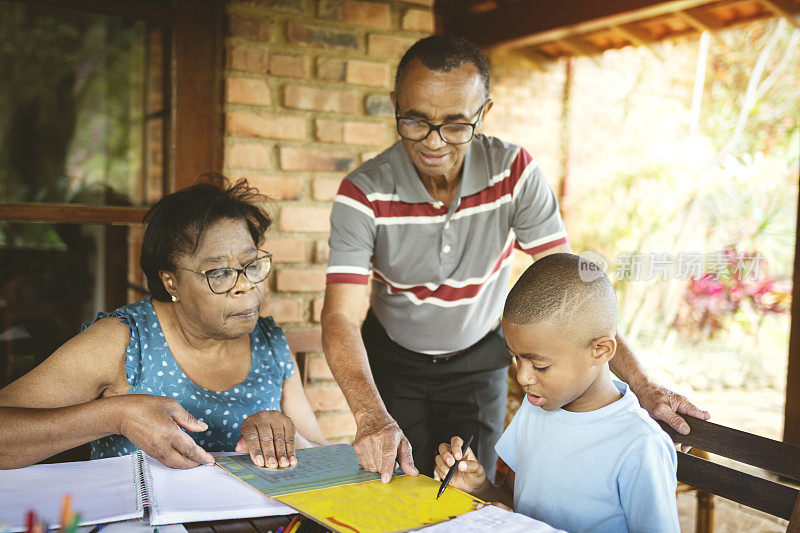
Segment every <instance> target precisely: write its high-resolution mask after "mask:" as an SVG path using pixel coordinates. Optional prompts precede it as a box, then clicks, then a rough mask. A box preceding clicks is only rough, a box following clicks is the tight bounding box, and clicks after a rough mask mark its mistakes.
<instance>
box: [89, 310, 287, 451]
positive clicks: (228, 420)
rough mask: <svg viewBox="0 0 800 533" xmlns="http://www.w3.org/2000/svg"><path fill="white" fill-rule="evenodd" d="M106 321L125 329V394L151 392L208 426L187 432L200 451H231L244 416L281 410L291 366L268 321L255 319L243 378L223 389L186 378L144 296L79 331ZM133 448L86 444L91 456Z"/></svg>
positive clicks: (120, 443)
mask: <svg viewBox="0 0 800 533" xmlns="http://www.w3.org/2000/svg"><path fill="white" fill-rule="evenodd" d="M106 317H114V318H118V319H119V320H120V321H121V322H122V323H123V324H125V325H126V326H128V328H129V329H130V340H129V341H128V346H127V348H126V349H125V371H126V374H127V379H128V383H129V384H130V385H131V388H130V390H129V391H128V392H127V393H126V394H153V395H156V396H166V397H167V398H174V399H175V400H177V401H178V402H179V403H180V404H181V406H182V407H183V408H184V409H186V410H187V411H188V412H189V413H190V414H191V415H192V416H194V417H195V418H196V419H198V420H200V421H201V422H205V423H206V424H208V430H206V431H204V432H198V433H195V432H190V431H188V432H187V434H188V435H189V436H191V437H192V438H193V439H194V441H195V442H196V443H197V444H199V445H200V446H201V447H202V448H203V449H204V450H206V451H209V452H220V451H233V449H234V447H235V446H236V442H237V441H238V440H239V438H240V437H241V428H240V425H241V423H242V421H243V420H244V419H245V418H247V417H248V416H250V415H252V414H255V413H257V412H259V411H264V410H270V411H280V410H281V393H282V392H283V380H285V379H289V378H290V377H291V375H292V371H293V370H294V364H293V363H292V357H291V354H290V352H289V346H288V345H287V344H286V337H285V336H284V334H283V331H282V330H281V328H279V327H278V326H277V325H276V324H275V322H274V321H273V320H272V317H267V318H263V317H262V318H259V319H258V323H257V324H256V327H255V328H254V329H253V331H252V332H251V333H250V348H251V350H250V351H251V354H252V358H251V362H250V372H249V373H248V374H247V377H246V378H245V380H244V381H242V382H241V383H239V384H238V385H235V386H234V387H231V388H230V389H228V390H224V391H213V390H208V389H204V388H202V387H200V386H199V385H197V384H195V383H194V382H193V381H192V380H190V379H189V378H187V377H186V374H184V373H183V370H181V367H180V366H179V365H178V363H177V361H175V358H174V357H173V356H172V352H171V351H170V349H169V346H167V342H166V340H165V339H164V332H163V331H162V330H161V324H160V323H159V321H158V316H157V315H156V312H155V309H153V304H152V302H151V300H150V298H144V299H142V300H139V301H137V302H134V303H132V304H128V305H126V306H124V307H120V308H119V309H117V310H116V311H113V312H111V313H103V312H101V313H98V314H97V317H96V318H95V319H94V320H92V321H90V322H87V323H85V324H84V325H83V328H82V329H86V328H87V327H88V326H89V325H90V324H92V323H94V322H95V321H97V320H99V319H101V318H106ZM137 449H138V448H137V447H136V446H135V445H134V444H133V443H132V442H131V441H129V440H128V439H127V438H126V437H124V436H122V435H109V436H107V437H103V438H101V439H98V440H93V441H92V442H91V457H92V459H100V458H102V457H115V456H119V455H127V454H129V453H133V452H135V451H136V450H137Z"/></svg>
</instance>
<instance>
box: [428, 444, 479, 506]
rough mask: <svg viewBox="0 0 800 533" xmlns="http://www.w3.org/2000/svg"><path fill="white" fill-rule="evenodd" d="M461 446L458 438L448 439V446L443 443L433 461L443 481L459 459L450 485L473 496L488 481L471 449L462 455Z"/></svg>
mask: <svg viewBox="0 0 800 533" xmlns="http://www.w3.org/2000/svg"><path fill="white" fill-rule="evenodd" d="M463 445H464V441H463V440H461V437H458V436H454V437H453V438H452V439H450V444H447V443H445V442H443V443H441V444H440V445H439V454H438V455H437V456H436V459H435V461H436V473H437V474H439V477H440V478H442V479H444V477H445V476H446V475H447V471H448V470H449V469H450V467H451V466H453V465H454V464H455V462H456V460H458V459H461V462H460V463H458V469H457V470H456V471H455V473H453V477H452V478H451V479H450V485H452V486H453V487H455V488H457V489H461V490H463V491H464V492H467V493H469V494H475V493H476V492H478V491H480V490H481V489H482V488H483V487H484V485H485V484H486V483H487V482H488V479H487V477H486V471H484V469H483V466H481V464H480V463H479V462H478V459H477V458H476V457H475V454H474V453H473V451H472V448H467V450H466V453H464V452H462V451H461V447H462V446H463ZM462 457H463V459H462Z"/></svg>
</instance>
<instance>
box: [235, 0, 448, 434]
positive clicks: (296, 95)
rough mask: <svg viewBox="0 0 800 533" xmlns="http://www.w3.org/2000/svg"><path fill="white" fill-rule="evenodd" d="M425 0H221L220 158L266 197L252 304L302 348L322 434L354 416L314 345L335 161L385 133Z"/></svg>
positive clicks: (348, 164)
mask: <svg viewBox="0 0 800 533" xmlns="http://www.w3.org/2000/svg"><path fill="white" fill-rule="evenodd" d="M432 4H433V0H407V1H403V2H399V1H396V2H381V1H361V0H331V1H328V0H319V1H309V0H273V1H269V0H249V1H236V0H232V1H230V2H229V4H228V7H227V14H228V21H227V38H226V61H225V69H226V72H225V78H226V79H225V101H226V104H225V160H224V167H225V168H224V170H225V173H226V175H228V176H229V177H231V178H237V177H240V176H243V177H247V178H248V179H249V180H250V181H251V183H253V184H254V185H256V186H257V187H258V188H259V189H260V190H261V191H262V192H263V193H265V194H267V195H268V196H269V197H270V198H271V199H272V202H271V205H270V210H271V213H272V215H273V217H274V220H275V222H274V225H273V227H272V228H271V229H270V231H269V232H268V234H267V237H268V242H267V244H266V249H267V250H269V251H271V252H272V253H273V254H274V259H275V268H274V274H273V275H271V276H270V278H269V286H268V290H269V296H268V298H267V301H266V304H265V305H264V308H263V309H262V314H269V315H272V316H273V317H274V318H275V320H276V321H277V322H278V324H280V325H281V327H283V329H284V331H285V332H286V337H287V339H288V341H289V345H290V347H291V348H292V351H293V352H294V353H296V354H302V355H300V357H301V358H305V367H306V375H307V377H308V381H307V385H306V394H307V396H308V399H309V401H310V402H311V406H312V408H313V409H314V410H315V411H316V412H317V414H318V419H319V422H320V425H321V426H322V429H323V431H324V432H325V434H326V435H327V436H328V437H329V438H331V440H332V441H335V442H340V441H352V438H353V435H354V433H355V423H354V422H353V417H352V415H351V414H350V412H349V410H348V408H347V404H346V403H345V401H344V396H343V395H342V393H341V391H340V390H339V388H338V387H337V386H336V383H335V382H334V381H333V378H332V376H331V373H330V369H329V368H328V367H327V365H326V363H325V360H324V357H323V355H322V353H321V351H322V347H321V341H320V325H319V315H320V311H321V308H322V295H323V291H324V286H325V263H326V262H327V257H328V250H327V237H328V231H329V221H328V216H329V213H330V208H331V201H332V199H333V197H334V196H335V194H336V190H337V187H338V185H339V182H340V181H341V179H342V177H343V176H344V175H345V174H346V173H347V171H349V170H351V169H353V168H355V167H356V166H358V165H359V164H360V163H362V162H363V161H366V160H367V159H370V158H371V157H373V156H374V155H375V154H377V153H378V152H380V151H381V150H383V149H384V148H385V147H388V146H389V145H390V144H391V143H393V142H394V140H395V139H396V135H395V132H394V121H393V120H392V115H393V112H392V108H391V104H390V102H389V98H388V94H389V91H390V90H391V89H390V87H391V84H392V83H393V80H394V70H395V68H396V66H397V61H398V60H399V58H400V56H401V55H402V53H403V51H405V49H406V48H407V47H408V46H409V45H410V44H412V43H413V42H414V41H416V40H417V39H419V38H421V37H424V36H425V35H426V34H428V33H430V32H432V31H433V13H432Z"/></svg>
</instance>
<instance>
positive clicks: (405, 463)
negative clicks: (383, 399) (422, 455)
mask: <svg viewBox="0 0 800 533" xmlns="http://www.w3.org/2000/svg"><path fill="white" fill-rule="evenodd" d="M353 448H354V449H355V452H356V456H357V457H358V461H359V462H360V463H361V466H363V467H364V468H365V469H366V470H369V471H370V472H380V473H381V481H382V482H383V483H389V482H390V481H391V480H392V472H394V462H395V459H396V460H397V462H398V463H400V467H401V468H402V469H403V472H405V473H406V474H408V475H409V476H416V475H418V474H419V471H418V470H417V468H416V467H415V466H414V459H413V457H412V456H411V444H410V443H409V442H408V439H407V438H406V436H405V435H403V432H402V431H401V430H400V426H398V425H397V422H395V421H394V420H393V419H392V418H390V417H388V416H387V417H385V418H380V419H376V418H368V417H364V418H362V419H361V420H360V424H359V426H358V431H357V432H356V440H355V442H354V443H353Z"/></svg>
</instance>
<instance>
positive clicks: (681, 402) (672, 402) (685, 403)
mask: <svg viewBox="0 0 800 533" xmlns="http://www.w3.org/2000/svg"><path fill="white" fill-rule="evenodd" d="M633 392H634V393H635V394H636V397H637V398H639V404H640V405H641V406H642V407H643V408H644V409H645V410H646V411H647V412H648V413H649V414H650V416H651V417H653V418H654V419H656V420H663V421H664V422H666V423H667V424H669V425H670V426H671V427H672V428H673V429H674V430H675V431H677V432H678V433H680V434H682V435H688V434H689V424H687V423H686V420H684V419H683V418H682V417H681V416H680V415H679V414H678V413H681V414H684V415H689V416H693V417H695V418H700V419H702V420H708V419H709V418H711V415H710V414H709V413H708V411H703V410H702V409H699V408H697V407H696V406H695V405H694V404H693V403H692V402H690V401H689V400H687V399H686V397H684V396H682V395H680V394H677V393H675V392H672V391H671V390H669V389H667V388H665V387H662V386H661V385H658V384H657V383H653V382H652V381H647V382H646V383H645V384H644V385H643V386H640V387H638V388H636V389H634V390H633ZM688 449H689V447H688V446H682V447H681V450H682V451H686V450H688Z"/></svg>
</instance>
